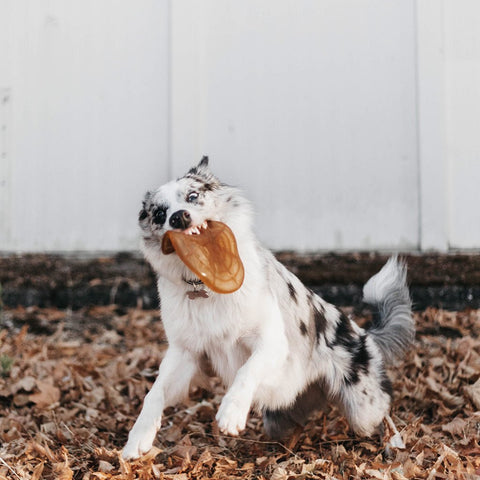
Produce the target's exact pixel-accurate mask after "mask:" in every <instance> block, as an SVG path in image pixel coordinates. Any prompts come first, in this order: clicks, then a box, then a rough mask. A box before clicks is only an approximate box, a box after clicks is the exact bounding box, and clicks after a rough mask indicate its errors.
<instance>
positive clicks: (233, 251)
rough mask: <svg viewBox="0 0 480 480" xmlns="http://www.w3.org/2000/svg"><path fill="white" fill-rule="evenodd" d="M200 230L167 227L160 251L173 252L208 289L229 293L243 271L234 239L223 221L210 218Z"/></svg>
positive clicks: (239, 279)
mask: <svg viewBox="0 0 480 480" xmlns="http://www.w3.org/2000/svg"><path fill="white" fill-rule="evenodd" d="M207 225H208V227H207V228H199V229H198V231H199V232H200V233H199V234H186V233H184V232H181V231H175V230H169V231H168V232H167V233H165V235H164V236H163V240H162V252H163V253H164V254H166V255H168V254H170V253H173V252H175V253H176V254H177V255H178V256H179V257H180V260H182V262H183V263H184V264H185V265H186V266H187V267H188V268H189V269H190V270H191V271H192V272H193V273H194V274H195V275H197V277H198V278H199V279H200V280H201V281H202V282H203V283H204V284H205V285H206V286H207V287H208V288H210V289H211V290H213V291H214V292H217V293H232V292H235V291H236V290H238V289H239V288H240V287H241V286H242V283H243V279H244V277H245V271H244V268H243V263H242V260H241V259H240V256H239V254H238V248H237V241H236V240H235V236H234V234H233V232H232V230H230V228H229V227H228V226H227V225H225V224H224V223H222V222H216V221H213V220H209V221H208V222H207Z"/></svg>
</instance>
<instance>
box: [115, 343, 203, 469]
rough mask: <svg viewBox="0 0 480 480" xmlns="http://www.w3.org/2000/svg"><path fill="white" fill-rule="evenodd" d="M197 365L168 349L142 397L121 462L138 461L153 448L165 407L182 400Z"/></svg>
mask: <svg viewBox="0 0 480 480" xmlns="http://www.w3.org/2000/svg"><path fill="white" fill-rule="evenodd" d="M195 371H196V364H195V362H194V360H193V357H192V356H191V355H190V354H189V353H188V352H187V351H185V350H183V349H181V348H177V347H173V346H170V347H169V348H168V350H167V353H166V354H165V357H164V359H163V360H162V363H161V364H160V369H159V372H158V377H157V379H156V380H155V383H154V384H153V385H152V388H151V390H150V391H149V392H148V394H147V395H146V397H145V400H144V402H143V408H142V411H141V412H140V415H139V416H138V418H137V421H136V422H135V424H134V425H133V428H132V430H130V433H129V435H128V442H127V444H126V445H125V447H124V449H123V451H122V456H123V458H124V459H126V460H129V459H134V458H138V457H140V456H141V455H143V454H144V453H146V452H148V451H149V450H150V448H151V447H152V444H153V440H154V439H155V435H156V434H157V431H158V429H159V428H160V424H161V421H162V413H163V409H164V408H165V407H168V406H170V405H173V404H174V403H176V402H178V401H180V400H183V398H185V397H186V396H187V395H188V389H189V386H190V382H191V380H192V377H193V375H194V374H195Z"/></svg>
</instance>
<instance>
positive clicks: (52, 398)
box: [29, 379, 60, 408]
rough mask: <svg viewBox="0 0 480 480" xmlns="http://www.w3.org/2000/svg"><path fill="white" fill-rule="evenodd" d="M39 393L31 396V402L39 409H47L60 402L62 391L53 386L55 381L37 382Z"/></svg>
mask: <svg viewBox="0 0 480 480" xmlns="http://www.w3.org/2000/svg"><path fill="white" fill-rule="evenodd" d="M37 388H38V389H39V390H40V392H38V393H32V394H31V395H29V399H30V401H31V402H33V403H35V404H36V405H37V407H38V408H47V407H49V406H50V405H52V404H54V403H56V402H58V401H59V400H60V390H59V389H58V388H57V387H55V386H54V385H53V380H52V379H48V380H37Z"/></svg>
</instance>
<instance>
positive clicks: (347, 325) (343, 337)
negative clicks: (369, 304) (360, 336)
mask: <svg viewBox="0 0 480 480" xmlns="http://www.w3.org/2000/svg"><path fill="white" fill-rule="evenodd" d="M355 343H356V342H355V334H354V331H353V328H352V324H351V322H350V319H349V318H348V317H347V316H346V315H345V314H344V313H343V312H341V313H340V318H339V320H338V323H337V328H336V330H335V338H334V340H333V344H331V345H330V347H334V346H336V345H341V346H342V347H345V348H346V349H347V350H349V351H352V350H353V349H354V348H355Z"/></svg>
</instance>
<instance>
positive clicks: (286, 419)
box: [263, 382, 328, 440]
mask: <svg viewBox="0 0 480 480" xmlns="http://www.w3.org/2000/svg"><path fill="white" fill-rule="evenodd" d="M327 401H328V400H327V395H326V393H325V388H324V385H323V382H314V383H312V384H311V385H310V386H309V387H307V389H306V390H305V391H304V392H303V393H301V394H299V395H298V397H297V398H296V399H295V402H294V403H293V405H291V406H289V407H286V408H282V409H275V410H274V409H268V408H266V409H264V411H263V428H264V430H265V433H266V434H267V435H268V436H269V437H270V438H272V439H275V440H279V439H282V438H285V437H287V436H288V435H290V434H291V433H292V431H293V429H294V428H295V427H296V426H297V425H300V426H303V425H305V423H306V422H307V420H308V417H309V416H310V415H311V414H312V413H313V412H315V411H317V410H322V409H323V408H324V407H325V406H326V404H327Z"/></svg>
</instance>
